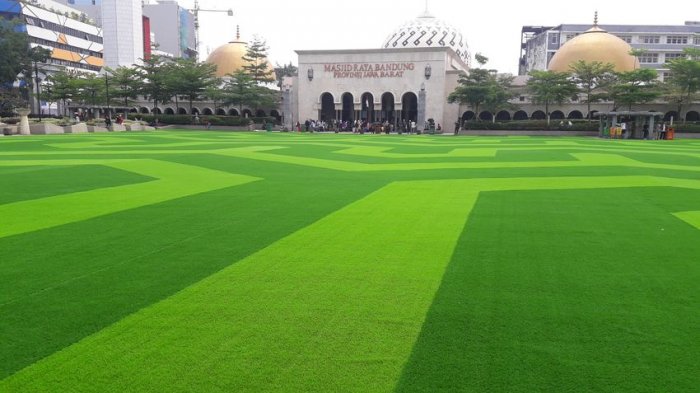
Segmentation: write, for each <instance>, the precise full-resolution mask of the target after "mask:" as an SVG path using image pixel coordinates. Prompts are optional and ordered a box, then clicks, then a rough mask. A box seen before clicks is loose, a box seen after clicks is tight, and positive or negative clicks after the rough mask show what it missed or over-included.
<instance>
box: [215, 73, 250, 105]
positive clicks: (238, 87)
mask: <svg viewBox="0 0 700 393" xmlns="http://www.w3.org/2000/svg"><path fill="white" fill-rule="evenodd" d="M228 76H230V79H229V80H228V81H227V82H226V84H225V85H224V92H225V93H224V94H225V95H224V99H223V101H224V104H225V105H231V106H238V113H243V104H250V102H251V101H253V100H254V99H255V89H254V88H255V87H256V86H257V85H256V84H255V81H253V78H251V77H250V75H248V74H247V73H246V72H245V70H238V71H236V72H234V73H233V74H229V75H228Z"/></svg>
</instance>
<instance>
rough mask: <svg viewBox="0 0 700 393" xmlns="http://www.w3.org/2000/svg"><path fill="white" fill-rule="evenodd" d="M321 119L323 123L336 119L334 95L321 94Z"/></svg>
mask: <svg viewBox="0 0 700 393" xmlns="http://www.w3.org/2000/svg"><path fill="white" fill-rule="evenodd" d="M319 118H320V119H321V120H323V121H330V120H334V119H335V99H334V98H333V94H331V93H323V94H321V115H320V116H319Z"/></svg>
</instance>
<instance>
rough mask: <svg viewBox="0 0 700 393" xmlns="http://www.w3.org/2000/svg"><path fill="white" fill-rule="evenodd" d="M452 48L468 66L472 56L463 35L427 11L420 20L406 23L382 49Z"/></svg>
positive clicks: (391, 36) (387, 40) (391, 35)
mask: <svg viewBox="0 0 700 393" xmlns="http://www.w3.org/2000/svg"><path fill="white" fill-rule="evenodd" d="M444 46H446V47H449V48H452V49H453V50H454V51H455V52H457V55H458V56H459V57H460V59H462V61H464V62H465V63H466V64H467V65H469V64H470V59H471V56H470V54H469V46H468V45H467V40H466V39H465V38H464V37H463V36H462V33H460V32H459V30H457V29H455V28H454V27H452V26H450V25H449V24H448V23H446V22H445V21H442V20H440V19H438V18H436V17H434V16H432V15H430V14H429V13H428V12H427V11H426V12H425V13H424V14H423V15H421V16H419V17H418V18H416V19H414V20H412V21H409V22H406V23H404V24H403V25H402V26H401V27H399V28H398V29H396V30H395V31H394V32H393V33H391V34H390V35H389V37H388V38H387V39H386V41H384V45H382V48H439V47H444Z"/></svg>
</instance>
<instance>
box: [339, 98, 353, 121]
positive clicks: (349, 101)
mask: <svg viewBox="0 0 700 393" xmlns="http://www.w3.org/2000/svg"><path fill="white" fill-rule="evenodd" d="M342 100H343V114H342V119H341V120H342V121H354V120H355V98H354V97H353V96H352V94H350V93H343V98H342Z"/></svg>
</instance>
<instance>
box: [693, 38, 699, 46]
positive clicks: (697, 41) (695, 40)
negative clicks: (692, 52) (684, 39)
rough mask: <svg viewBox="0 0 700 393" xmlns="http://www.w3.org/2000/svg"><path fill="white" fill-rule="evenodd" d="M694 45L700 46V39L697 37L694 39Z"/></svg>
mask: <svg viewBox="0 0 700 393" xmlns="http://www.w3.org/2000/svg"><path fill="white" fill-rule="evenodd" d="M693 44H694V45H700V37H695V38H693Z"/></svg>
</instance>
